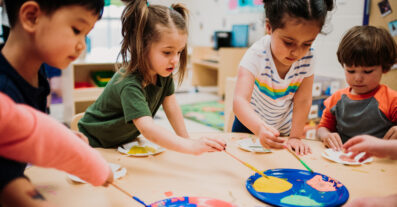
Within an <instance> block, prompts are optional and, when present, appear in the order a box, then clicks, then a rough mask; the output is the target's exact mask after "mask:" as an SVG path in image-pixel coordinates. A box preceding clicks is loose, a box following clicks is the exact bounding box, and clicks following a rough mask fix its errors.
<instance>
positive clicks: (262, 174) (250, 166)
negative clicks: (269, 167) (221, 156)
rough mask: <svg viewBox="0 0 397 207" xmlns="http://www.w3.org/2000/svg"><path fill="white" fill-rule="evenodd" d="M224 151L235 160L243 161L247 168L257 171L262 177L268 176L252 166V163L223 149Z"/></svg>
mask: <svg viewBox="0 0 397 207" xmlns="http://www.w3.org/2000/svg"><path fill="white" fill-rule="evenodd" d="M224 152H225V153H226V154H228V155H230V156H231V157H233V158H234V159H236V160H237V161H239V162H241V163H243V165H245V166H247V167H248V168H250V169H251V170H253V171H255V172H257V173H258V174H259V175H261V176H263V177H264V178H269V177H268V176H267V175H265V174H264V173H263V172H261V171H259V170H258V169H256V168H254V167H253V166H252V165H250V164H248V163H246V162H244V161H242V160H240V159H238V158H237V157H236V156H234V155H233V154H231V153H230V152H228V151H226V150H224Z"/></svg>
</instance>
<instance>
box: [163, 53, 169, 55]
mask: <svg viewBox="0 0 397 207" xmlns="http://www.w3.org/2000/svg"><path fill="white" fill-rule="evenodd" d="M163 53H164V54H165V55H170V54H171V52H163Z"/></svg>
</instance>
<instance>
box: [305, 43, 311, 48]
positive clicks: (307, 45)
mask: <svg viewBox="0 0 397 207" xmlns="http://www.w3.org/2000/svg"><path fill="white" fill-rule="evenodd" d="M303 46H305V47H310V46H312V44H311V43H306V44H303Z"/></svg>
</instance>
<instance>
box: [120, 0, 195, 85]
mask: <svg viewBox="0 0 397 207" xmlns="http://www.w3.org/2000/svg"><path fill="white" fill-rule="evenodd" d="M122 1H123V2H124V3H126V7H125V8H124V11H123V13H122V15H121V23H122V36H123V40H122V41H121V50H120V53H119V55H118V58H119V57H120V56H121V57H122V63H121V64H120V66H119V67H116V69H117V71H118V72H120V73H121V74H122V75H123V77H126V76H127V75H129V74H131V73H135V72H137V73H139V74H141V75H142V76H143V84H144V85H146V84H148V83H150V82H151V81H152V80H150V78H151V77H150V75H149V70H150V65H151V64H150V62H149V59H148V58H147V57H148V54H149V50H150V45H151V43H153V42H156V41H159V40H160V38H161V31H160V30H159V29H158V27H157V25H160V26H163V27H166V28H173V27H175V29H178V30H180V31H182V32H185V33H187V23H186V22H187V18H188V10H187V9H186V8H185V7H184V6H183V5H181V4H173V5H172V6H171V7H169V8H168V7H165V6H161V5H148V4H147V1H146V0H122ZM186 65H187V46H186V47H185V49H184V50H183V51H182V53H181V55H180V61H179V70H178V73H179V84H181V83H182V80H183V78H184V74H185V71H186ZM121 68H123V70H121Z"/></svg>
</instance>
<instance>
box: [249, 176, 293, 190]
mask: <svg viewBox="0 0 397 207" xmlns="http://www.w3.org/2000/svg"><path fill="white" fill-rule="evenodd" d="M252 187H254V189H255V190H256V191H258V192H263V193H282V192H285V191H287V190H289V189H291V188H292V184H291V183H290V182H288V181H286V180H284V179H281V178H277V177H273V176H268V177H267V178H264V177H260V178H258V179H257V180H255V182H254V184H253V185H252Z"/></svg>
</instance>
